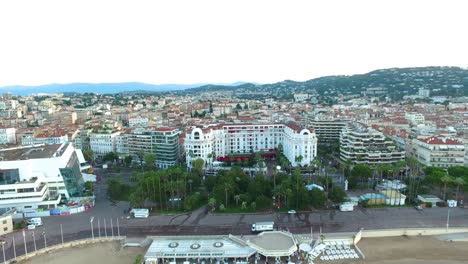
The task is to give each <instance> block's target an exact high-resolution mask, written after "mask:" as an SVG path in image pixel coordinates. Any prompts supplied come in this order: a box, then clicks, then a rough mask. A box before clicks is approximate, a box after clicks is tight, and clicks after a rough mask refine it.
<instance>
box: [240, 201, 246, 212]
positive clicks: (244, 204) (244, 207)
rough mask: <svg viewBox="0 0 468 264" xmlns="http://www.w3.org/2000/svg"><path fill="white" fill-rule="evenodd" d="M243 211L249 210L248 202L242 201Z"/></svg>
mask: <svg viewBox="0 0 468 264" xmlns="http://www.w3.org/2000/svg"><path fill="white" fill-rule="evenodd" d="M241 209H242V210H246V209H247V202H246V201H242V205H241Z"/></svg>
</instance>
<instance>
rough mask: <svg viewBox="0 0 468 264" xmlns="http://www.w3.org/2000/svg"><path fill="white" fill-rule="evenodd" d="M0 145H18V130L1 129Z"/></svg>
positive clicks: (11, 128)
mask: <svg viewBox="0 0 468 264" xmlns="http://www.w3.org/2000/svg"><path fill="white" fill-rule="evenodd" d="M0 144H16V128H13V127H9V128H0Z"/></svg>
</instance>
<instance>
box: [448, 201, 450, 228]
mask: <svg viewBox="0 0 468 264" xmlns="http://www.w3.org/2000/svg"><path fill="white" fill-rule="evenodd" d="M449 222H450V206H448V210H447V232H448V230H449Z"/></svg>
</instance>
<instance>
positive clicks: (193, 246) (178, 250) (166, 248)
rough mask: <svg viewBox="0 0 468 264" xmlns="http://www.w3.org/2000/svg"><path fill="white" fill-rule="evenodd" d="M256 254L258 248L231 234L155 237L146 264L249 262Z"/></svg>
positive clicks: (147, 253) (147, 254) (146, 257)
mask: <svg viewBox="0 0 468 264" xmlns="http://www.w3.org/2000/svg"><path fill="white" fill-rule="evenodd" d="M255 253H256V251H255V249H253V248H251V247H250V246H249V245H247V243H245V242H244V241H243V240H242V239H240V238H238V237H236V236H232V235H229V236H167V237H153V242H152V243H151V245H150V247H149V248H148V251H147V252H146V254H145V264H158V263H184V264H188V263H219V262H221V261H222V262H224V263H226V262H231V263H232V262H238V263H248V259H249V258H250V257H251V256H252V255H254V254H255Z"/></svg>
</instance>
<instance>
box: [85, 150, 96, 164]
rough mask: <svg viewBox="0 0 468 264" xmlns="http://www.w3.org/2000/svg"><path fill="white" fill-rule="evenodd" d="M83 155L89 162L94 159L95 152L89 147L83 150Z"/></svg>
mask: <svg viewBox="0 0 468 264" xmlns="http://www.w3.org/2000/svg"><path fill="white" fill-rule="evenodd" d="M83 156H84V158H85V159H86V161H87V162H93V161H94V152H93V151H92V150H90V149H87V150H85V151H83Z"/></svg>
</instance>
